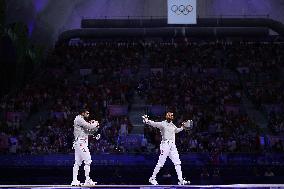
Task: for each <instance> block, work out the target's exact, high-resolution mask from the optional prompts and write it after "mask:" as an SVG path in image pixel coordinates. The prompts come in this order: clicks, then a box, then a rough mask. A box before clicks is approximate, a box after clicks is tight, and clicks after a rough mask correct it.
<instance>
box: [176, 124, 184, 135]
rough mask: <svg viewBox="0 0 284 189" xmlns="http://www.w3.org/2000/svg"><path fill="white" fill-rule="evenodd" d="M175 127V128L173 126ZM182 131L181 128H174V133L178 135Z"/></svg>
mask: <svg viewBox="0 0 284 189" xmlns="http://www.w3.org/2000/svg"><path fill="white" fill-rule="evenodd" d="M175 127H176V126H175ZM182 130H183V126H181V127H180V128H178V127H176V129H175V133H179V132H181V131H182Z"/></svg>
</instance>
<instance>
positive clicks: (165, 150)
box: [149, 144, 169, 185]
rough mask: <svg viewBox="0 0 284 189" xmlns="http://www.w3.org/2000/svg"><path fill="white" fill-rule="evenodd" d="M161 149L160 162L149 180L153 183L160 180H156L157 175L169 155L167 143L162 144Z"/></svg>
mask: <svg viewBox="0 0 284 189" xmlns="http://www.w3.org/2000/svg"><path fill="white" fill-rule="evenodd" d="M160 151H161V154H160V156H159V160H158V163H157V165H156V167H155V169H154V171H153V174H152V176H151V177H150V179H149V182H150V183H151V184H153V185H157V184H158V182H157V181H156V176H157V174H158V173H159V171H160V169H161V168H162V167H163V166H164V164H165V162H166V159H167V157H168V155H169V147H168V146H167V144H161V146H160Z"/></svg>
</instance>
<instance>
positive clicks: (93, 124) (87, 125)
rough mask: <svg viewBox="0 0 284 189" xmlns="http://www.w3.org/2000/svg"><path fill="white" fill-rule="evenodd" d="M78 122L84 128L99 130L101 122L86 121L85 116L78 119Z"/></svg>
mask: <svg viewBox="0 0 284 189" xmlns="http://www.w3.org/2000/svg"><path fill="white" fill-rule="evenodd" d="M77 124H78V125H79V126H81V127H83V128H84V129H90V130H98V125H99V123H98V122H96V121H93V120H92V121H91V123H89V122H87V121H85V120H84V119H83V118H81V119H78V120H77Z"/></svg>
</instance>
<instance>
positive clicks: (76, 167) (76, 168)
mask: <svg viewBox="0 0 284 189" xmlns="http://www.w3.org/2000/svg"><path fill="white" fill-rule="evenodd" d="M80 165H81V163H80V162H77V161H75V163H74V166H73V181H77V180H78V172H79V168H80Z"/></svg>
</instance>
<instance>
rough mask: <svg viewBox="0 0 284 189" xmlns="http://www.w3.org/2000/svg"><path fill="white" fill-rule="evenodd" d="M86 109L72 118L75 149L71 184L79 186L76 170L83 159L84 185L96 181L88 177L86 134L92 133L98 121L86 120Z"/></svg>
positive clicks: (89, 159)
mask: <svg viewBox="0 0 284 189" xmlns="http://www.w3.org/2000/svg"><path fill="white" fill-rule="evenodd" d="M89 114H90V113H89V111H88V110H85V109H84V110H82V111H81V113H80V115H77V116H76V118H75V120H74V137H75V139H74V143H73V147H74V149H75V163H74V166H73V181H72V183H71V185H72V186H80V185H81V183H80V182H79V181H78V178H77V177H78V171H79V168H80V166H81V164H82V162H83V161H84V164H85V165H84V170H85V177H86V180H85V183H84V185H95V184H96V182H94V181H92V179H91V178H90V176H89V174H90V165H91V162H92V159H91V154H90V151H89V148H88V136H89V135H92V134H93V133H94V132H96V131H97V130H98V128H99V123H98V122H97V121H95V120H92V121H90V122H87V121H86V120H85V118H88V117H89Z"/></svg>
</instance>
